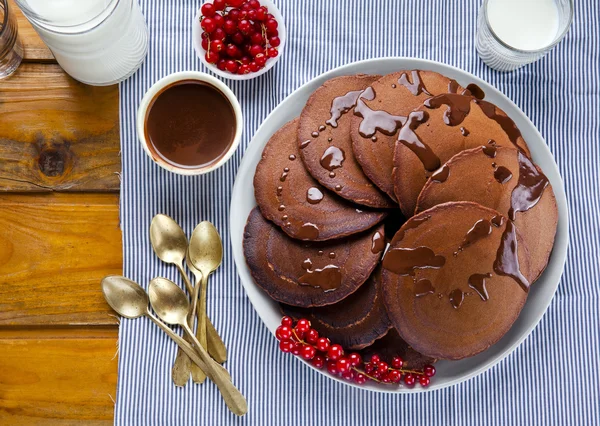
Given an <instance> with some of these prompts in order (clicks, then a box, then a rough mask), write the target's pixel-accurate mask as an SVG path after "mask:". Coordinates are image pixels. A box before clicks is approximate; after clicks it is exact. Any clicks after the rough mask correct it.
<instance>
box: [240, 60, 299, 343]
mask: <svg viewBox="0 0 600 426" xmlns="http://www.w3.org/2000/svg"><path fill="white" fill-rule="evenodd" d="M249 73H250V66H248V65H247V64H242V65H240V68H239V69H238V74H249ZM294 355H296V354H294Z"/></svg>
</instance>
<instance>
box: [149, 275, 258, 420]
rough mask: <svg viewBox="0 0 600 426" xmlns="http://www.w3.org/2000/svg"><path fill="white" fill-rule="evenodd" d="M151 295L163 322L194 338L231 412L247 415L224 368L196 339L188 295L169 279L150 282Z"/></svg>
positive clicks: (238, 393)
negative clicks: (189, 315)
mask: <svg viewBox="0 0 600 426" xmlns="http://www.w3.org/2000/svg"><path fill="white" fill-rule="evenodd" d="M148 295H149V296H150V304H151V305H152V308H153V309H154V311H155V312H156V314H157V315H158V317H159V318H160V319H162V320H163V321H164V322H166V323H167V324H174V325H179V326H181V327H182V328H183V330H184V331H185V333H187V335H188V336H190V337H191V338H192V340H193V341H194V345H195V346H196V349H197V351H198V353H199V354H200V358H201V359H202V361H204V364H205V367H206V368H205V369H204V371H205V372H206V373H207V374H208V377H210V379H211V380H212V381H213V382H214V383H215V384H216V385H217V387H218V388H219V392H221V395H222V396H223V399H224V400H225V403H226V404H227V406H228V407H229V409H230V410H231V411H232V412H233V413H234V414H237V415H238V416H241V415H244V414H246V413H247V412H248V404H247V402H246V398H244V395H242V394H241V392H240V391H239V390H238V389H237V388H236V387H235V386H234V385H233V384H232V383H231V381H230V377H229V376H228V375H227V374H224V373H223V370H222V367H221V365H220V364H219V363H217V362H216V361H215V360H214V359H212V358H211V357H210V355H208V352H206V350H205V349H204V348H203V347H202V345H200V342H198V339H196V336H194V332H193V331H192V329H191V328H190V327H189V325H188V322H187V315H188V312H189V309H190V303H189V302H188V299H187V297H186V295H185V293H184V292H183V291H182V290H181V289H180V288H179V287H178V286H177V284H175V283H174V282H172V281H169V280H167V279H166V278H154V279H153V280H152V281H150V285H149V287H148Z"/></svg>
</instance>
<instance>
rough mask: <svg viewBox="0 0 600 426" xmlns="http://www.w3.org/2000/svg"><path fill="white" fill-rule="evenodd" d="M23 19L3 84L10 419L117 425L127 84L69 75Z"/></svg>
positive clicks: (1, 220) (1, 272)
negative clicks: (112, 299)
mask: <svg viewBox="0 0 600 426" xmlns="http://www.w3.org/2000/svg"><path fill="white" fill-rule="evenodd" d="M18 15H19V35H20V37H21V40H22V41H23V43H24V47H25V59H24V61H23V64H22V65H21V66H20V68H19V69H18V71H17V72H16V74H14V75H13V76H11V77H10V78H8V79H6V80H1V81H0V424H2V425H7V424H19V425H22V424H45V423H51V424H79V423H80V422H81V421H86V422H89V423H93V424H96V423H106V424H110V423H112V419H113V410H114V402H113V399H114V398H115V396H116V382H117V349H118V348H117V332H118V329H117V324H118V321H117V319H116V317H114V316H113V314H112V311H111V309H110V308H109V307H108V305H107V304H106V302H105V301H104V298H103V297H102V293H101V292H100V280H101V279H102V277H104V276H105V275H109V274H120V273H121V271H122V245H121V231H120V229H119V172H120V170H121V160H120V156H119V150H120V146H119V90H118V87H117V86H111V87H91V86H85V85H83V84H81V83H78V82H76V81H75V80H73V79H72V78H70V77H68V76H67V75H66V74H65V73H64V72H63V71H62V70H61V68H60V67H59V66H58V65H57V64H56V61H55V60H54V57H53V56H52V53H51V52H50V51H49V50H48V49H47V48H46V46H45V45H44V43H43V42H42V41H41V40H40V39H39V37H38V36H37V34H36V33H35V31H34V30H33V29H32V28H31V26H30V25H29V23H28V22H27V21H26V20H25V18H24V17H23V16H22V15H21V14H20V12H19V14H18Z"/></svg>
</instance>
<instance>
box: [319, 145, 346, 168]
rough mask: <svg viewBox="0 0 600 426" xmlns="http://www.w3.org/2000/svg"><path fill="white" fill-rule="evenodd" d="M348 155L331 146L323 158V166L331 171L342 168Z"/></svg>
mask: <svg viewBox="0 0 600 426" xmlns="http://www.w3.org/2000/svg"><path fill="white" fill-rule="evenodd" d="M345 159H346V155H345V153H344V150H343V149H341V148H338V147H337V146H333V145H331V146H330V147H328V148H327V149H326V150H325V152H324V153H323V155H322V156H321V166H322V167H323V168H325V169H327V170H329V171H332V170H335V169H337V168H339V167H342V164H343V162H344V160H345Z"/></svg>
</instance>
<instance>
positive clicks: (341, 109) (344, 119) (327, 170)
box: [298, 75, 396, 208]
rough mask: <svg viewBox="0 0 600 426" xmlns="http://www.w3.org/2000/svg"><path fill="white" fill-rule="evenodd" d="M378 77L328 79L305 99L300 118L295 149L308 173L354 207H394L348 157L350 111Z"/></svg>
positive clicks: (350, 149) (350, 153)
mask: <svg viewBox="0 0 600 426" xmlns="http://www.w3.org/2000/svg"><path fill="white" fill-rule="evenodd" d="M379 77H380V76H372V75H352V76H343V77H337V78H332V79H331V80H328V81H326V82H325V84H323V86H321V87H320V88H318V89H317V90H316V91H315V92H314V93H313V94H312V96H311V97H310V98H309V99H308V102H307V103H306V106H305V107H304V109H303V110H302V115H301V116H300V124H299V127H298V146H299V147H300V152H301V155H302V160H303V161H304V164H305V165H306V169H307V170H308V172H309V173H310V174H311V175H312V176H313V177H314V178H315V179H317V180H318V181H319V182H320V183H321V184H322V185H323V186H325V187H326V188H329V189H330V190H332V191H334V192H335V193H337V194H338V195H340V196H341V197H343V198H346V199H348V200H351V201H354V202H355V203H358V204H362V205H365V206H369V207H377V208H391V207H396V206H395V204H394V203H392V200H390V199H389V198H388V197H387V196H386V195H385V194H383V193H382V192H381V191H379V189H378V188H377V187H376V186H375V185H373V183H372V182H371V181H370V180H369V179H368V178H367V177H366V176H365V174H364V173H363V172H362V169H361V168H360V166H359V164H358V163H357V162H356V159H355V158H354V154H353V153H352V143H351V139H350V120H351V118H352V117H351V114H352V112H351V110H352V109H353V107H354V103H355V102H356V99H357V98H358V95H359V94H360V93H361V91H362V90H363V89H364V88H365V87H367V86H368V85H369V84H371V83H372V82H373V81H375V80H377V79H378V78H379Z"/></svg>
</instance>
